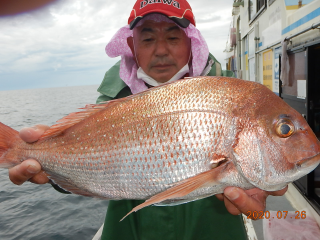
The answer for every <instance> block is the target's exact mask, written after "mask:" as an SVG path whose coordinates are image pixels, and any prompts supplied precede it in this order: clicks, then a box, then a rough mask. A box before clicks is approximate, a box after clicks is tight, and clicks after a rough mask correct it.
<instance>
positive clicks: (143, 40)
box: [128, 20, 191, 83]
mask: <svg viewBox="0 0 320 240" xmlns="http://www.w3.org/2000/svg"><path fill="white" fill-rule="evenodd" d="M133 39H134V43H132V39H128V44H129V46H130V45H131V46H130V48H131V50H132V52H133V55H135V56H136V60H137V62H138V64H139V66H140V67H141V68H142V69H143V71H144V72H145V73H146V74H148V75H149V76H150V77H152V78H153V79H155V80H156V81H158V82H161V83H163V82H166V81H168V80H170V79H171V78H172V77H173V76H174V75H175V74H176V73H177V72H178V71H179V70H180V69H181V68H182V67H183V66H184V65H186V64H187V63H188V61H189V56H190V49H191V43H190V39H189V38H188V37H187V36H186V34H185V33H184V31H183V30H181V29H180V28H179V27H178V26H177V25H176V24H174V23H168V22H154V21H151V20H147V21H145V22H144V23H143V24H142V25H141V26H139V27H135V28H134V30H133ZM133 45H134V48H133ZM134 52H135V53H134Z"/></svg>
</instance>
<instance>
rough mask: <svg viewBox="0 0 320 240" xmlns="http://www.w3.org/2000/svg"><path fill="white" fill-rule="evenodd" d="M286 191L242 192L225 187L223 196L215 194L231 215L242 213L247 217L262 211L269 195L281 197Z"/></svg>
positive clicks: (239, 189)
mask: <svg viewBox="0 0 320 240" xmlns="http://www.w3.org/2000/svg"><path fill="white" fill-rule="evenodd" d="M287 190H288V186H287V187H285V188H284V189H281V190H279V191H274V192H267V191H263V190H261V189H259V188H253V189H249V190H243V189H241V188H236V187H227V188H226V189H225V190H224V193H223V194H217V195H216V197H217V198H218V199H219V200H221V201H224V204H225V206H226V208H227V210H228V211H229V212H230V213H231V214H233V215H239V214H240V213H243V214H245V215H247V216H248V215H249V214H250V211H251V213H252V212H253V211H258V212H259V211H264V210H265V208H266V199H267V197H268V196H269V195H272V196H282V195H283V194H285V192H286V191H287Z"/></svg>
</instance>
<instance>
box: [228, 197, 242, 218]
mask: <svg viewBox="0 0 320 240" xmlns="http://www.w3.org/2000/svg"><path fill="white" fill-rule="evenodd" d="M224 205H225V206H226V209H227V210H228V212H229V213H231V214H232V215H239V214H240V213H241V212H240V210H239V209H238V208H237V207H236V206H235V205H234V204H233V203H232V202H230V200H229V199H228V198H227V197H225V198H224Z"/></svg>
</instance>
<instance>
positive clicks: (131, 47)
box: [127, 37, 136, 56]
mask: <svg viewBox="0 0 320 240" xmlns="http://www.w3.org/2000/svg"><path fill="white" fill-rule="evenodd" d="M127 43H128V46H129V48H130V49H131V52H132V55H133V56H136V55H135V52H134V46H133V37H128V38H127Z"/></svg>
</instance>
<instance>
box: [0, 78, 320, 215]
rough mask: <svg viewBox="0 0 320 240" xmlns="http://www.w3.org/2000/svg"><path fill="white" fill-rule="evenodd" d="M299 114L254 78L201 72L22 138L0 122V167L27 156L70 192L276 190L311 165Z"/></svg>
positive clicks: (193, 195) (194, 194) (309, 141)
mask: <svg viewBox="0 0 320 240" xmlns="http://www.w3.org/2000/svg"><path fill="white" fill-rule="evenodd" d="M319 153H320V145H319V141H318V140H317V138H316V136H315V135H314V133H313V132H312V130H311V129H310V127H309V126H308V124H307V123H306V121H305V119H304V118H303V117H302V116H301V114H299V113H298V112H296V111H295V110H294V109H292V108H291V107H290V106H288V105H287V104H286V103H285V102H284V101H282V100H281V99H280V98H279V97H278V96H276V95H275V94H274V93H273V92H271V91H270V90H268V89H267V88H266V87H264V86H263V85H261V84H258V83H254V82H249V81H244V80H239V79H235V78H227V77H199V78H190V79H185V80H180V81H177V82H175V83H172V84H166V85H163V86H161V87H156V88H152V89H150V90H148V91H145V92H142V93H140V94H136V95H132V96H129V97H127V98H123V99H119V100H115V101H110V102H107V103H104V104H100V105H88V106H86V108H85V109H84V111H83V112H79V113H73V114H70V115H69V116H67V117H65V118H63V119H62V120H60V123H58V124H57V125H54V126H52V127H51V128H50V129H49V130H48V131H47V132H45V133H44V135H43V136H42V137H41V139H39V140H38V141H37V142H35V143H32V144H28V143H25V142H23V141H22V140H21V139H20V138H19V136H18V133H17V131H15V130H13V129H11V128H9V127H8V126H5V125H3V124H1V123H0V167H11V166H14V165H17V164H19V163H20V162H22V161H23V160H26V159H29V158H32V159H36V160H37V161H39V163H40V164H41V166H42V168H43V169H44V170H45V171H46V172H47V173H48V174H49V175H50V178H51V179H52V180H53V181H54V182H55V183H57V184H58V185H59V186H61V187H62V188H64V189H65V190H67V191H70V192H73V193H76V194H81V195H85V196H94V197H100V198H105V199H148V200H147V201H146V202H145V203H143V204H142V205H141V206H138V207H137V208H135V209H133V211H136V210H138V209H140V208H142V207H144V206H148V205H150V204H179V203H183V202H188V201H193V200H196V199H200V198H204V197H208V196H211V195H214V194H217V193H221V192H223V190H224V188H226V187H227V186H237V187H241V188H244V189H250V188H255V187H258V188H261V189H263V190H268V191H273V190H279V189H282V188H283V187H285V186H286V185H287V184H288V183H289V182H292V181H294V180H296V179H298V178H300V177H302V176H303V175H305V174H307V173H309V172H310V171H312V170H313V169H314V168H315V167H316V166H317V165H318V163H319V161H320V155H319Z"/></svg>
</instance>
